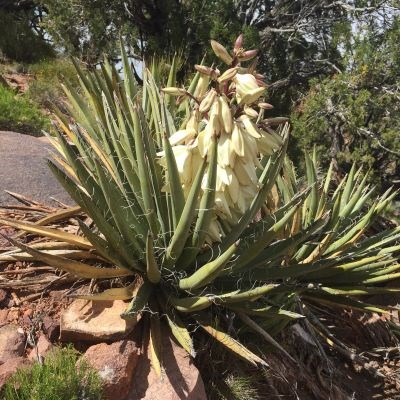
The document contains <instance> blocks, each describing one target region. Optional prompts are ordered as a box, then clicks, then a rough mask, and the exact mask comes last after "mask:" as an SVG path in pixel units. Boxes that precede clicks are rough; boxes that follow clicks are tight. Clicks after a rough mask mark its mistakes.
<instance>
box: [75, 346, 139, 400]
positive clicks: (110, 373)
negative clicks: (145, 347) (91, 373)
mask: <svg viewBox="0 0 400 400" xmlns="http://www.w3.org/2000/svg"><path fill="white" fill-rule="evenodd" d="M139 352H140V350H139V349H138V348H137V347H136V344H135V343H134V342H133V341H131V340H121V341H119V342H114V343H112V344H106V343H100V344H97V345H94V346H91V347H89V349H88V350H87V351H86V353H85V354H84V355H83V357H84V359H85V360H86V361H87V362H88V363H89V364H90V365H91V366H92V367H93V368H95V369H96V370H97V371H98V373H99V375H100V377H101V378H102V381H103V385H104V386H103V389H104V395H105V397H106V399H109V400H114V399H118V400H123V399H125V397H126V396H127V394H128V392H129V389H130V387H131V383H132V376H133V373H134V371H135V367H136V364H137V360H138V358H139Z"/></svg>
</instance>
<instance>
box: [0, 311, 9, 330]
mask: <svg viewBox="0 0 400 400" xmlns="http://www.w3.org/2000/svg"><path fill="white" fill-rule="evenodd" d="M7 316H8V310H7V309H2V310H0V327H1V326H3V325H6V324H7V320H8V318H7Z"/></svg>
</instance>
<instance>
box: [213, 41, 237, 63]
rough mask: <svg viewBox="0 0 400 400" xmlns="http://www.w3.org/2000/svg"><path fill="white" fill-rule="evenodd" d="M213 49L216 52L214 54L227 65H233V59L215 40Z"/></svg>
mask: <svg viewBox="0 0 400 400" xmlns="http://www.w3.org/2000/svg"><path fill="white" fill-rule="evenodd" d="M211 47H212V49H213V50H214V53H215V54H216V55H217V56H218V57H219V58H220V59H221V60H222V61H223V62H224V63H225V64H228V65H230V64H232V61H233V59H232V57H231V55H230V54H229V53H228V51H227V50H226V48H225V47H224V46H222V44H220V43H218V42H217V41H215V40H211Z"/></svg>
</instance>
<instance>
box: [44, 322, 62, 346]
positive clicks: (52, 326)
mask: <svg viewBox="0 0 400 400" xmlns="http://www.w3.org/2000/svg"><path fill="white" fill-rule="evenodd" d="M42 322H43V324H42V329H43V331H44V333H45V334H46V335H47V337H48V338H49V339H50V340H51V341H52V342H54V341H55V340H57V339H58V337H59V336H60V319H59V318H56V319H55V318H52V317H49V316H48V315H45V316H44V317H43V321H42Z"/></svg>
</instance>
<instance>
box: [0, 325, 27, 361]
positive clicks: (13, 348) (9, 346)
mask: <svg viewBox="0 0 400 400" xmlns="http://www.w3.org/2000/svg"><path fill="white" fill-rule="evenodd" d="M24 349H25V335H24V333H23V332H22V333H21V332H20V330H19V327H18V326H17V325H4V326H2V327H1V328H0V364H4V363H5V362H7V361H8V360H9V359H12V358H16V357H19V356H22V355H23V354H24Z"/></svg>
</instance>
